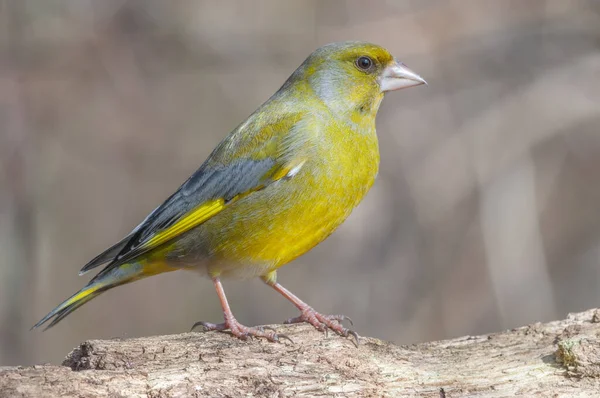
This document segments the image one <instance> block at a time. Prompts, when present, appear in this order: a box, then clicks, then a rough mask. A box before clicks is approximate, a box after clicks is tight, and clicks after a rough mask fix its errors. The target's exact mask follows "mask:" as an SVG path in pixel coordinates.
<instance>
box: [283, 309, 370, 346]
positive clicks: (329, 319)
mask: <svg viewBox="0 0 600 398" xmlns="http://www.w3.org/2000/svg"><path fill="white" fill-rule="evenodd" d="M344 321H348V322H349V323H350V325H353V324H354V323H353V322H352V319H350V317H347V316H345V315H323V314H321V313H319V312H317V311H315V310H314V309H313V308H312V307H307V308H305V309H303V310H302V311H301V313H300V316H297V317H295V318H290V319H288V320H287V321H285V322H284V323H288V324H289V323H302V322H306V323H310V324H311V325H313V326H314V327H315V328H316V329H317V330H319V331H321V332H327V330H329V329H331V330H333V331H334V332H336V333H337V334H339V335H340V336H344V337H348V336H352V337H353V338H354V339H353V342H354V344H355V345H356V346H357V347H358V334H357V333H356V332H355V331H354V330H350V329H348V328H345V327H344V325H343V324H342V322H344Z"/></svg>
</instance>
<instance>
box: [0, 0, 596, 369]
mask: <svg viewBox="0 0 600 398" xmlns="http://www.w3.org/2000/svg"><path fill="white" fill-rule="evenodd" d="M351 39H353V40H366V41H372V42H375V43H378V44H381V45H383V46H385V47H387V48H388V49H390V51H391V52H392V53H393V54H395V55H396V56H397V57H398V58H399V59H400V60H402V61H403V62H405V63H407V64H408V65H409V66H410V67H411V68H412V69H413V70H415V71H416V72H417V73H419V74H420V75H422V76H423V77H424V78H425V79H427V81H428V82H429V86H427V87H424V86H422V87H418V88H412V89H409V90H403V91H401V92H399V93H395V94H394V95H389V96H388V97H387V98H386V100H385V101H384V103H383V106H382V108H381V110H380V113H379V117H378V133H379V138H380V142H381V151H382V162H381V171H380V175H379V179H378V181H377V183H376V184H375V187H374V188H373V190H372V191H371V192H370V194H369V195H368V196H367V198H366V200H365V201H364V202H363V203H362V204H361V206H359V208H358V209H357V210H356V211H355V212H354V213H353V215H352V216H351V218H350V219H349V220H348V221H347V222H346V223H345V224H344V225H343V226H342V227H341V228H340V229H339V230H338V231H337V232H336V233H335V234H334V235H333V236H332V237H331V238H330V239H329V240H327V241H326V242H325V243H323V244H321V245H320V246H318V247H317V248H315V249H314V250H313V251H312V252H310V253H309V254H308V255H305V256H303V257H301V258H300V259H298V260H296V261H295V262H294V263H292V264H291V265H289V266H287V267H284V268H283V269H282V270H281V271H280V273H279V280H280V282H282V283H283V285H284V286H286V287H288V288H289V289H290V290H292V291H293V292H295V293H296V294H298V295H299V296H300V297H302V298H304V299H305V300H306V301H308V302H309V303H310V304H312V305H314V306H315V308H316V309H317V310H319V311H321V312H324V313H343V314H347V315H350V316H351V317H352V318H353V319H354V321H355V325H356V330H357V331H358V332H359V333H360V334H363V335H369V336H376V337H380V338H383V339H387V340H392V341H394V342H397V343H404V344H407V343H413V342H420V341H427V340H432V339H441V338H449V337H456V336H461V335H466V334H477V333H487V332H494V331H500V330H502V329H505V328H511V327H515V326H520V325H524V324H527V323H532V322H536V321H549V320H552V319H557V318H561V317H564V316H565V315H566V314H567V312H572V311H579V310H584V309H587V308H592V307H596V306H600V131H599V129H600V51H599V50H600V2H598V1H595V0H587V1H586V0H580V1H576V0H548V1H545V0H529V1H522V0H512V1H502V2H500V1H495V0H489V1H482V0H453V1H452V0H412V1H411V0H405V1H376V2H365V1H303V2H281V1H277V0H272V1H260V2H243V1H237V2H233V1H227V2H220V1H191V0H189V1H177V2H166V1H161V0H153V1H125V0H72V1H59V0H52V1H43V0H35V1H34V0H12V1H11V0H5V1H0V364H2V365H9V364H11V365H17V364H33V363H42V362H53V363H59V362H60V361H61V360H62V358H63V357H64V356H65V355H66V354H67V353H68V352H69V351H70V350H71V348H72V347H74V346H76V345H77V344H78V343H80V342H82V341H83V340H86V339H95V338H109V337H133V336H147V335H156V334H166V333H179V332H186V331H188V330H189V328H190V326H191V325H192V323H194V322H195V321H197V320H207V321H212V322H220V321H221V316H222V312H221V308H220V306H219V303H218V300H217V297H216V294H215V293H214V290H213V287H212V284H211V282H210V281H209V280H205V279H202V278H200V277H197V276H196V275H192V274H189V273H185V272H175V273H171V274H167V275H161V276H158V277H153V278H149V279H146V280H143V281H140V282H137V283H135V284H132V285H127V286H126V287H122V288H118V289H115V290H112V291H110V292H109V293H107V294H105V295H102V296H101V297H99V298H98V299H96V300H93V301H92V302H90V303H89V304H87V305H86V306H85V307H83V309H81V310H79V311H76V312H75V313H74V314H73V315H71V316H69V317H68V318H67V319H66V320H64V321H63V322H62V323H60V324H59V325H58V326H57V327H55V328H53V329H51V330H50V331H48V332H45V333H41V332H39V331H35V332H29V328H30V327H31V326H32V325H33V324H34V323H35V322H37V321H38V320H39V319H40V318H41V317H42V316H43V315H45V314H46V313H47V312H48V311H49V310H51V309H52V308H53V307H54V306H55V305H57V304H58V303H59V302H60V301H62V300H63V299H65V298H66V297H68V296H70V295H71V294H72V293H74V292H75V291H76V290H78V289H79V288H80V287H81V286H83V285H84V284H85V283H86V282H87V280H89V278H90V276H88V275H86V276H84V277H78V275H77V273H78V271H79V269H80V268H81V266H82V265H83V264H85V263H86V262H87V261H88V260H89V259H90V258H92V257H93V256H95V255H96V254H97V253H99V252H100V251H102V250H103V249H105V248H107V247H108V246H110V245H111V244H112V243H114V242H116V241H117V240H119V239H120V238H121V237H123V236H124V235H126V234H127V233H128V232H129V231H130V230H131V229H132V228H133V227H134V226H136V225H137V224H138V223H139V222H140V221H141V220H142V219H143V218H144V217H145V216H146V214H147V213H148V212H149V211H151V210H152V209H154V207H155V206H157V205H158V204H160V203H161V202H162V201H163V200H164V199H165V198H166V197H167V196H169V195H170V194H171V192H172V191H173V190H175V189H176V188H177V187H178V186H179V184H181V183H182V182H183V181H184V180H185V179H186V178H187V177H188V176H189V175H190V174H191V173H192V172H193V171H194V170H195V169H196V168H197V167H198V166H199V165H200V164H201V163H202V161H203V160H204V159H205V157H206V156H207V155H208V154H209V153H210V151H211V150H212V149H213V147H214V146H215V145H216V144H217V143H218V142H219V141H220V140H221V139H222V138H223V137H224V136H225V135H226V134H227V133H228V132H229V131H230V130H232V129H233V128H234V127H236V126H237V124H239V123H240V122H242V121H243V120H244V119H245V118H246V117H247V116H248V115H249V114H250V113H251V112H252V111H254V110H255V109H256V108H257V107H258V106H259V105H260V104H261V103H262V102H263V101H265V100H266V99H267V98H268V97H269V96H270V95H271V94H272V93H274V92H275V91H276V90H277V89H278V88H279V86H280V85H281V84H282V83H283V81H284V80H285V79H286V78H287V76H288V75H289V74H291V73H292V72H293V71H294V69H295V68H296V67H297V66H298V65H299V64H300V63H301V62H302V61H303V60H304V58H305V57H306V56H307V55H308V54H309V53H310V52H312V51H313V50H314V49H315V48H317V47H319V46H321V45H323V44H326V43H329V42H332V41H341V40H351ZM225 289H226V292H227V294H228V297H229V299H230V301H231V305H232V307H233V310H234V312H235V314H236V315H237V317H238V319H239V320H240V321H241V322H244V323H246V324H249V325H254V324H270V323H278V322H281V321H283V320H284V319H287V318H289V317H291V316H295V315H296V310H295V308H294V307H293V306H292V305H291V304H289V303H288V302H287V301H286V300H284V299H283V298H281V297H280V296H279V295H278V294H277V293H275V292H273V291H272V290H271V289H268V288H266V287H265V286H263V284H262V283H261V282H260V281H258V280H254V281H242V282H239V281H226V282H225Z"/></svg>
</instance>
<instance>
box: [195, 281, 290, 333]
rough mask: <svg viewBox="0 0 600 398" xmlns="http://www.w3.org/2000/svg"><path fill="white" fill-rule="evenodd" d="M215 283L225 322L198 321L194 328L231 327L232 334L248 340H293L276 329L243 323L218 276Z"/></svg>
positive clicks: (215, 328) (214, 328)
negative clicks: (239, 320) (261, 338)
mask: <svg viewBox="0 0 600 398" xmlns="http://www.w3.org/2000/svg"><path fill="white" fill-rule="evenodd" d="M213 283H214V285H215V289H216V290H217V295H218V296H219V301H221V307H223V316H224V318H225V322H223V323H209V322H202V321H200V322H196V323H194V326H192V330H194V329H195V328H196V327H197V326H203V327H204V330H205V331H212V330H216V331H224V330H227V329H229V330H230V331H231V334H233V335H234V336H235V337H237V338H239V339H241V340H246V339H247V338H248V337H264V338H265V339H267V340H269V341H279V339H287V340H289V341H292V340H291V339H290V338H289V337H287V336H285V335H283V334H277V333H275V331H273V330H270V331H266V329H270V328H266V327H264V328H263V327H256V328H251V327H247V326H244V325H242V324H241V323H239V322H238V321H237V319H235V317H234V316H233V313H232V312H231V308H229V303H228V302H227V297H226V296H225V290H223V285H222V284H221V281H220V280H219V278H218V277H215V278H213Z"/></svg>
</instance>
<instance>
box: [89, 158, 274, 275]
mask: <svg viewBox="0 0 600 398" xmlns="http://www.w3.org/2000/svg"><path fill="white" fill-rule="evenodd" d="M275 164H276V162H275V160H274V159H271V158H267V159H263V160H250V159H242V160H238V161H235V162H233V163H232V164H230V165H227V166H225V165H215V166H212V165H211V166H208V165H207V164H204V165H202V166H201V167H200V168H199V169H198V170H197V171H196V172H195V173H194V174H192V176H191V177H190V178H188V180H187V181H186V182H184V183H183V184H182V185H181V186H180V187H179V189H177V191H176V192H175V193H174V194H173V195H171V196H170V197H169V198H168V199H167V200H165V201H164V202H163V204H161V205H160V206H159V207H157V208H156V209H155V210H154V211H153V212H151V213H150V214H149V215H148V216H147V217H146V218H145V219H144V221H142V223H141V224H140V225H138V226H137V227H136V228H134V230H133V231H132V232H131V233H130V234H129V235H128V236H127V237H125V238H124V239H123V240H121V241H120V242H119V243H117V244H115V245H114V246H112V247H110V248H109V249H107V250H106V251H104V252H103V253H101V254H99V255H98V256H96V257H95V258H94V259H93V260H92V261H90V262H89V263H88V264H87V265H85V266H84V267H83V268H82V269H81V271H80V274H83V273H85V272H87V271H89V270H91V269H93V268H95V267H97V266H99V265H101V264H104V263H106V262H108V261H111V260H112V261H111V263H110V264H109V265H108V266H107V267H106V268H105V269H103V270H102V272H101V273H100V274H98V275H97V276H96V277H98V276H100V275H101V274H104V273H106V272H107V271H108V270H109V269H112V268H114V267H116V266H118V265H121V264H123V263H125V262H127V261H129V260H131V259H132V258H134V257H137V256H139V255H140V254H142V253H144V252H145V250H141V249H140V246H142V245H143V244H144V243H145V242H147V241H148V240H149V239H151V238H152V237H153V236H154V235H155V234H157V233H158V232H161V231H164V230H165V229H167V228H169V227H170V226H171V225H173V224H174V223H176V222H177V221H178V220H179V219H181V218H182V217H183V216H184V215H186V214H187V213H188V212H189V211H190V210H192V209H194V208H195V207H197V206H198V205H200V204H202V203H204V202H206V201H210V200H214V199H219V198H223V199H224V200H225V202H226V203H227V202H228V201H229V200H231V199H232V198H233V197H235V196H236V195H239V194H241V193H244V192H248V191H250V190H252V189H256V188H257V187H260V186H261V185H262V184H264V183H265V181H264V179H265V175H268V173H269V171H270V170H272V169H273V167H274V166H275ZM267 182H268V181H267Z"/></svg>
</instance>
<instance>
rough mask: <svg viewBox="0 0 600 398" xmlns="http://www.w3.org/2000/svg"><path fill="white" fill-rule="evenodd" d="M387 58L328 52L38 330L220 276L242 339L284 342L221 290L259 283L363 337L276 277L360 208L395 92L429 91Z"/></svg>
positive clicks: (353, 48) (364, 51)
mask: <svg viewBox="0 0 600 398" xmlns="http://www.w3.org/2000/svg"><path fill="white" fill-rule="evenodd" d="M424 83H425V80H423V79H422V78H421V77H420V76H418V75H417V74H415V73H414V72H412V71H411V70H410V69H408V68H407V67H406V66H405V65H404V64H402V63H401V62H399V61H398V60H397V59H396V58H394V57H393V56H392V55H391V54H390V53H389V52H388V51H387V50H386V49H384V48H382V47H380V46H378V45H375V44H370V43H364V42H343V43H332V44H328V45H325V46H323V47H321V48H319V49H317V50H316V51H314V52H313V53H312V54H311V55H310V56H309V57H308V58H307V59H306V60H305V61H304V62H303V63H302V65H300V67H299V68H298V69H296V71H295V72H294V73H293V74H292V75H291V76H290V77H289V78H288V79H287V81H286V82H285V83H284V84H283V86H282V87H281V88H280V89H279V90H278V91H277V92H276V93H275V94H274V95H273V96H272V97H271V98H269V99H268V100H267V101H266V102H265V103H264V104H263V105H261V106H260V107H259V108H258V109H257V110H256V111H255V112H254V113H253V114H252V115H250V116H249V117H248V119H246V120H245V121H244V122H243V123H242V124H240V125H239V126H238V127H237V128H236V129H234V130H233V131H232V132H231V133H230V134H229V135H228V136H227V137H226V138H225V139H224V140H223V141H222V142H221V143H220V144H219V145H218V146H217V147H216V148H215V150H214V151H213V152H212V153H211V155H210V156H209V157H208V159H207V160H206V161H205V162H204V163H203V164H202V166H200V168H199V169H198V170H197V171H196V172H195V173H194V174H193V175H192V176H191V177H190V178H189V179H188V180H187V181H186V182H185V183H183V185H181V187H179V189H178V190H177V191H176V192H175V193H174V194H172V195H171V196H170V197H169V198H168V199H167V200H166V201H165V202H164V203H163V204H162V205H160V206H159V207H157V208H156V209H155V210H154V211H152V212H151V213H150V214H149V215H148V216H147V217H146V218H145V219H144V220H143V221H142V223H141V224H140V225H138V226H137V227H135V228H134V229H133V231H131V233H130V234H129V235H127V236H126V237H125V238H124V239H122V240H121V241H120V242H118V243H116V244H115V245H113V246H112V247H110V248H109V249H107V250H106V251H104V252H103V253H101V254H99V255H98V256H97V257H96V258H94V259H93V260H91V261H90V262H89V263H88V264H87V265H85V266H84V267H83V268H82V270H81V272H80V274H83V273H85V272H87V271H89V270H91V269H93V268H96V267H98V266H100V265H102V264H105V263H108V265H106V266H105V267H104V269H102V271H100V272H99V273H98V275H96V276H95V277H94V278H93V279H92V280H91V281H90V282H89V283H88V284H87V285H86V286H85V287H84V288H83V289H81V290H80V291H79V292H77V293H75V294H74V295H73V296H71V297H70V298H68V299H67V300H65V301H64V302H63V303H62V304H60V305H59V306H58V307H56V308H55V309H53V310H52V311H51V312H50V313H49V314H48V315H46V316H45V317H44V318H42V320H40V321H39V322H38V323H37V324H36V325H35V326H34V328H37V327H39V326H41V325H43V324H45V323H46V322H48V321H50V320H52V321H51V322H50V324H49V325H48V328H49V327H52V326H54V325H56V324H57V323H58V322H60V321H61V320H62V319H63V318H64V317H66V316H67V315H69V314H70V313H71V312H73V311H74V310H76V309H77V308H79V307H80V306H82V305H83V304H85V303H86V302H88V301H90V300H91V299H93V298H94V297H96V296H98V295H100V294H101V293H102V292H104V291H106V290H108V289H111V288H113V287H116V286H119V285H123V284H126V283H129V282H133V281H135V280H138V279H141V278H144V277H147V276H151V275H156V274H160V273H163V272H168V271H175V270H179V269H184V270H196V271H199V272H200V273H202V274H204V275H207V276H208V277H210V278H211V279H212V281H213V283H214V285H215V288H216V290H217V294H218V295H219V299H220V301H221V305H222V306H223V312H224V316H225V321H224V322H223V323H220V324H212V323H207V322H198V323H197V325H198V324H199V325H202V326H204V328H205V329H206V330H226V329H229V330H230V331H231V333H232V334H233V335H234V336H237V337H239V338H242V339H245V338H247V337H248V336H258V337H265V338H267V339H268V340H271V341H277V340H278V339H279V338H280V337H282V336H280V335H277V334H276V333H275V332H274V331H271V330H265V329H263V328H251V327H246V326H244V325H242V324H240V323H239V322H238V321H237V320H236V319H235V317H234V316H233V313H232V312H231V309H230V308H229V304H228V303H227V298H226V297H225V292H224V290H223V286H222V285H221V279H222V278H226V277H243V278H249V277H260V278H261V279H262V280H263V281H264V282H265V283H266V284H267V285H269V286H271V287H272V288H273V289H275V290H276V291H278V292H279V293H281V294H282V295H283V296H284V297H285V298H287V299H288V300H290V301H291V302H292V303H293V304H294V305H295V306H296V307H297V308H298V309H299V310H300V315H299V316H298V317H296V318H292V319H290V320H288V322H308V323H310V324H312V325H313V326H315V327H316V328H317V329H319V330H325V329H326V328H330V329H332V330H334V331H335V332H337V333H339V334H341V335H344V336H348V335H349V334H351V335H353V336H355V337H357V335H356V334H355V333H354V332H351V331H350V330H348V329H346V328H345V327H343V326H342V321H343V319H344V317H343V316H336V315H333V316H332V315H329V316H327V315H322V314H320V313H318V312H316V311H315V310H314V309H313V308H312V307H310V306H309V305H308V304H306V303H304V302H303V301H302V300H300V299H299V298H298V297H296V296H295V295H294V294H292V293H291V292H290V291H288V290H287V289H285V288H284V287H283V286H281V285H280V284H279V283H278V282H277V270H278V269H279V267H281V266H282V265H284V264H287V263H289V262H290V261H292V260H294V259H295V258H296V257H298V256H300V255H302V254H304V253H306V252H307V251H308V250H310V249H312V248H313V247H315V246H316V245H317V244H318V243H319V242H321V241H323V240H324V239H325V238H327V237H328V236H329V235H330V234H331V233H332V232H333V231H334V230H335V229H336V228H337V227H338V226H339V225H340V224H341V223H342V222H343V221H344V220H345V219H346V218H347V217H348V216H349V215H350V213H351V212H352V210H353V209H354V208H355V207H356V206H357V205H358V204H359V203H360V201H361V200H362V199H363V197H364V196H365V194H366V193H367V191H368V190H369V189H370V188H371V186H372V185H373V182H374V180H375V177H376V175H377V171H378V167H379V148H378V143H377V136H376V133H375V116H376V115H377V110H378V109H379V105H380V104H381V101H382V99H383V97H384V95H385V93H386V92H388V91H393V90H398V89H401V88H405V87H411V86H416V85H419V84H424Z"/></svg>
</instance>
